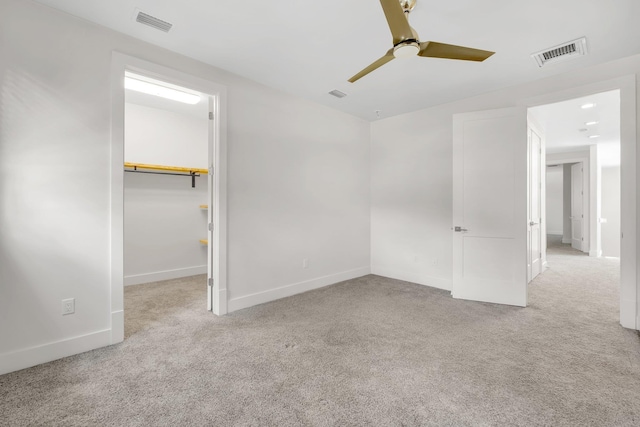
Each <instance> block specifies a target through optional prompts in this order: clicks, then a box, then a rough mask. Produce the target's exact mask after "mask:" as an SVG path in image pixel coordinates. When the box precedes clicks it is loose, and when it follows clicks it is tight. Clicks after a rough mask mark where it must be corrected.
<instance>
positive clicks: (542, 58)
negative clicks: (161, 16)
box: [531, 37, 587, 67]
mask: <svg viewBox="0 0 640 427" xmlns="http://www.w3.org/2000/svg"><path fill="white" fill-rule="evenodd" d="M586 54H587V39H586V38H585V37H582V38H580V39H577V40H573V41H570V42H568V43H563V44H561V45H559V46H554V47H552V48H551V49H546V50H543V51H541V52H537V53H534V54H533V55H531V57H532V58H533V59H534V60H535V61H536V64H538V67H542V66H544V65H547V64H553V63H556V62H560V61H564V60H567V59H572V58H577V57H578V56H583V55H586Z"/></svg>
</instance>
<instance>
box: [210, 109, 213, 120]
mask: <svg viewBox="0 0 640 427" xmlns="http://www.w3.org/2000/svg"><path fill="white" fill-rule="evenodd" d="M209 120H213V112H212V111H209Z"/></svg>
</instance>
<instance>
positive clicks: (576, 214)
mask: <svg viewBox="0 0 640 427" xmlns="http://www.w3.org/2000/svg"><path fill="white" fill-rule="evenodd" d="M582 172H583V168H582V163H575V164H573V165H571V217H570V219H571V247H573V248H574V249H577V250H579V251H584V249H583V248H584V212H583V198H584V188H583V185H582V184H583V182H582Z"/></svg>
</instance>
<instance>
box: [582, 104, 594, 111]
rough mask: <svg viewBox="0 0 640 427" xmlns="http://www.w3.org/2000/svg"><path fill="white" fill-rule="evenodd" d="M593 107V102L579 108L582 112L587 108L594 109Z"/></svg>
mask: <svg viewBox="0 0 640 427" xmlns="http://www.w3.org/2000/svg"><path fill="white" fill-rule="evenodd" d="M595 106H596V104H595V103H593V102H588V103H586V104H583V105H581V106H580V108H582V109H583V110H586V109H588V108H593V107H595Z"/></svg>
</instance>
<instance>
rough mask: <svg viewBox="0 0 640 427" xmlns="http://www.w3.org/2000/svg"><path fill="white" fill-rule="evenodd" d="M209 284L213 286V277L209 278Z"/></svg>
mask: <svg viewBox="0 0 640 427" xmlns="http://www.w3.org/2000/svg"><path fill="white" fill-rule="evenodd" d="M209 286H211V287H213V279H209Z"/></svg>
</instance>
